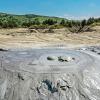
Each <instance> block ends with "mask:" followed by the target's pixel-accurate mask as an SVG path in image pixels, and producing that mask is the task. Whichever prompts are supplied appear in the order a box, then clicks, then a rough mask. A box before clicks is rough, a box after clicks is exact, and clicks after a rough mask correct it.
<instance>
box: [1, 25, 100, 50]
mask: <svg viewBox="0 0 100 100" xmlns="http://www.w3.org/2000/svg"><path fill="white" fill-rule="evenodd" d="M94 29H96V31H93V32H85V33H79V34H76V33H69V32H68V31H66V32H65V31H64V30H60V31H59V30H58V31H56V32H55V33H28V31H27V29H22V28H20V29H0V47H2V48H34V47H40V46H48V45H53V46H62V45H64V46H67V47H77V46H84V45H85V46H87V45H99V44H100V26H96V27H94Z"/></svg>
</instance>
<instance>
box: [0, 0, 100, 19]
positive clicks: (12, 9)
mask: <svg viewBox="0 0 100 100" xmlns="http://www.w3.org/2000/svg"><path fill="white" fill-rule="evenodd" d="M0 12H6V13H11V14H37V15H47V16H58V17H63V18H69V19H87V18H89V17H100V0H0Z"/></svg>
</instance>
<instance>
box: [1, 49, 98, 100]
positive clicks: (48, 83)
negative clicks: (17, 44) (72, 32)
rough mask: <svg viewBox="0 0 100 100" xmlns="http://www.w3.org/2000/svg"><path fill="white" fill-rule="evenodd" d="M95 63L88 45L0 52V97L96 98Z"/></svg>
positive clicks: (44, 99)
mask: <svg viewBox="0 0 100 100" xmlns="http://www.w3.org/2000/svg"><path fill="white" fill-rule="evenodd" d="M96 49H97V48H96ZM99 66H100V55H98V54H95V53H94V52H92V51H90V48H87V49H84V50H82V49H80V50H66V49H50V48H49V49H33V50H23V51H21V50H19V51H18V50H16V51H7V52H3V51H1V52H0V100H100V78H99V77H100V68H99Z"/></svg>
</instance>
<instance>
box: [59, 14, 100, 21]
mask: <svg viewBox="0 0 100 100" xmlns="http://www.w3.org/2000/svg"><path fill="white" fill-rule="evenodd" d="M59 17H61V18H66V19H70V20H83V19H89V18H90V17H94V18H99V17H100V16H93V15H87V16H74V15H69V14H64V15H63V16H59Z"/></svg>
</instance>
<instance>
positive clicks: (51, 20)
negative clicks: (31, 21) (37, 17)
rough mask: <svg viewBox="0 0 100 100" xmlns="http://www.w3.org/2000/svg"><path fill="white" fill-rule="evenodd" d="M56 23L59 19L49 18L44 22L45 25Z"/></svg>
mask: <svg viewBox="0 0 100 100" xmlns="http://www.w3.org/2000/svg"><path fill="white" fill-rule="evenodd" d="M56 23H57V21H54V20H53V19H47V20H45V21H43V23H42V24H44V25H54V24H56Z"/></svg>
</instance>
